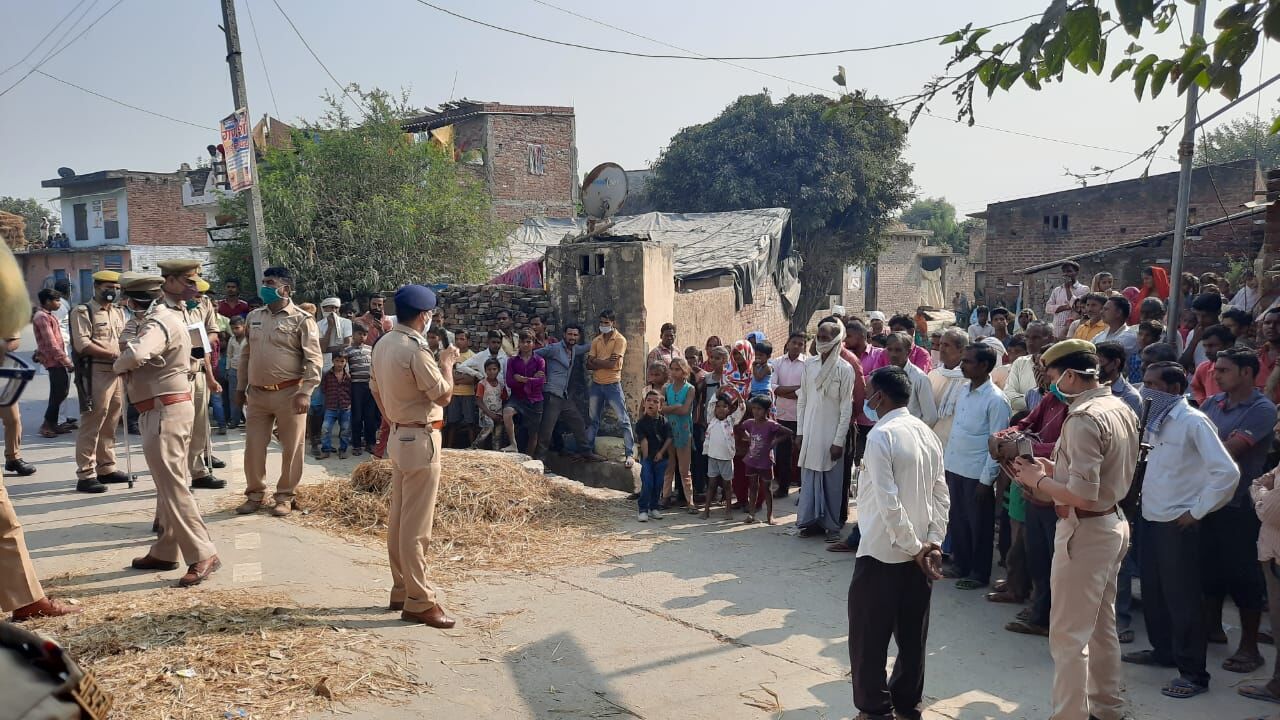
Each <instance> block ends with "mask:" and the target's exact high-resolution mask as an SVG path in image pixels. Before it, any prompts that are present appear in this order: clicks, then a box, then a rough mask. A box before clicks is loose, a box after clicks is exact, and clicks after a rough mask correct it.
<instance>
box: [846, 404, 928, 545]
mask: <svg viewBox="0 0 1280 720" xmlns="http://www.w3.org/2000/svg"><path fill="white" fill-rule="evenodd" d="M863 462H864V463H865V470H864V471H863V473H862V475H861V476H860V477H861V480H860V481H859V482H858V528H859V530H861V532H862V540H861V541H860V542H859V543H858V555H859V556H860V557H861V556H863V555H869V556H871V557H873V558H875V559H876V560H879V561H880V562H885V563H904V562H911V561H912V560H913V559H914V558H915V556H916V554H917V553H919V552H920V550H921V549H922V548H923V547H924V544H925V543H936V544H938V545H941V544H942V539H943V537H945V536H946V534H947V514H948V512H949V510H950V507H951V498H950V496H949V495H948V494H947V480H946V477H945V475H944V473H943V470H942V444H941V443H939V442H938V436H937V435H934V434H933V431H932V430H930V429H929V427H928V426H927V425H925V424H924V422H923V421H921V420H920V419H918V418H916V417H914V416H912V415H911V414H910V413H909V412H907V409H906V408H898V409H897V410H894V411H892V412H889V413H886V414H885V415H884V416H883V417H881V418H880V421H879V422H877V423H876V425H875V428H873V429H872V430H871V432H870V433H868V435H867V450H866V454H865V455H864V456H863Z"/></svg>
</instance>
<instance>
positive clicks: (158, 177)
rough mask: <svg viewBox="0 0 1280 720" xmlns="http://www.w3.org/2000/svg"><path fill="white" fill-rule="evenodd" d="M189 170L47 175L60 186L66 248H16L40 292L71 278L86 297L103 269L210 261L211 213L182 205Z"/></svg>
mask: <svg viewBox="0 0 1280 720" xmlns="http://www.w3.org/2000/svg"><path fill="white" fill-rule="evenodd" d="M185 181H186V173H184V172H181V171H180V172H172V173H155V172H137V171H133V170H102V171H99V172H94V173H86V174H81V175H77V174H73V173H65V174H64V175H63V176H61V177H57V178H54V179H51V180H45V181H44V182H42V183H41V186H42V187H47V188H58V191H59V197H58V200H59V204H60V206H61V216H62V229H63V232H64V233H65V234H66V236H67V242H66V243H65V245H66V246H65V247H54V248H30V249H28V250H27V251H26V252H20V253H18V258H19V262H20V263H21V264H22V269H23V273H24V274H25V275H26V278H27V285H28V289H29V290H30V291H31V292H32V294H33V295H34V293H35V292H37V291H38V290H39V289H40V288H43V287H48V286H52V285H53V283H54V282H55V281H56V280H59V279H67V280H70V281H71V283H72V287H73V297H72V299H73V300H74V301H76V302H81V301H83V300H84V299H85V297H86V296H87V293H88V292H89V291H90V288H91V287H92V279H91V276H92V275H93V273H95V272H97V271H98V270H139V271H154V270H156V267H157V266H156V263H157V262H159V261H160V260H163V259H165V258H169V257H179V256H192V257H200V258H207V257H208V247H209V237H208V235H207V234H206V233H205V230H204V228H205V215H204V213H203V212H199V211H194V210H191V209H187V208H184V207H183V202H182V200H183V195H182V188H183V184H184V182H185Z"/></svg>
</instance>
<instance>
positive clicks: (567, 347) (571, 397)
mask: <svg viewBox="0 0 1280 720" xmlns="http://www.w3.org/2000/svg"><path fill="white" fill-rule="evenodd" d="M581 339H582V327H581V326H578V325H568V326H566V327H565V329H564V340H562V341H560V342H556V343H551V344H550V345H547V346H546V347H541V348H538V349H537V350H534V351H533V352H534V354H535V355H538V356H541V357H542V359H543V360H545V361H546V363H547V384H546V385H543V386H542V395H543V407H542V424H541V426H540V427H539V430H538V436H539V439H538V448H539V449H538V454H539V457H541V455H542V453H544V452H545V451H546V449H547V448H549V447H551V441H552V435H554V434H555V429H556V423H557V422H559V421H563V422H564V424H565V425H566V426H567V427H568V429H569V432H571V433H573V438H574V440H575V441H576V442H577V447H576V449H577V451H578V456H579V457H581V458H583V459H585V460H593V461H594V460H602V459H603V458H601V457H600V456H599V455H596V454H595V453H594V452H592V451H591V443H589V442H587V426H586V421H585V420H584V419H583V417H582V412H581V411H580V410H579V409H578V408H579V402H578V401H579V400H580V399H581V398H580V396H582V395H585V393H586V387H585V386H584V385H583V384H582V380H581V378H583V377H584V376H583V375H582V374H581V373H578V374H577V377H578V378H579V382H578V383H577V384H575V383H574V382H573V378H574V376H575V374H574V369H575V367H579V366H581V365H582V358H583V356H585V355H586V354H587V346H586V345H580V344H579V342H578V341H579V340H581Z"/></svg>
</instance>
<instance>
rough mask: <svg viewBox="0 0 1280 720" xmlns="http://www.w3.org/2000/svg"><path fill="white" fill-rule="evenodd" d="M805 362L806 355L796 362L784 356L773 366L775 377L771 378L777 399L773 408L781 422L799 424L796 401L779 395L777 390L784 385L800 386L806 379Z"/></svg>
mask: <svg viewBox="0 0 1280 720" xmlns="http://www.w3.org/2000/svg"><path fill="white" fill-rule="evenodd" d="M804 361H805V356H804V355H801V356H799V357H798V358H796V359H795V360H792V359H791V358H790V357H787V356H786V355H783V356H782V357H780V358H778V360H777V362H775V363H774V364H773V377H772V378H771V379H772V381H773V388H774V397H775V399H774V403H773V407H774V408H775V409H776V410H777V411H778V419H779V420H786V421H788V422H797V421H798V420H799V418H798V417H796V399H795V398H785V397H782V396H780V395H777V389H778V387H779V386H784V385H790V386H799V385H800V381H801V380H803V379H804Z"/></svg>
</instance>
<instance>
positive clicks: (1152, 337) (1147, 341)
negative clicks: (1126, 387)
mask: <svg viewBox="0 0 1280 720" xmlns="http://www.w3.org/2000/svg"><path fill="white" fill-rule="evenodd" d="M1162 337H1164V323H1162V322H1160V321H1159V320H1143V321H1142V322H1141V323H1139V324H1138V352H1136V353H1133V354H1132V355H1130V356H1129V367H1128V368H1126V375H1127V376H1128V380H1129V383H1130V384H1132V385H1142V351H1143V350H1146V349H1147V346H1148V345H1151V344H1153V343H1158V342H1160V338H1162Z"/></svg>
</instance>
